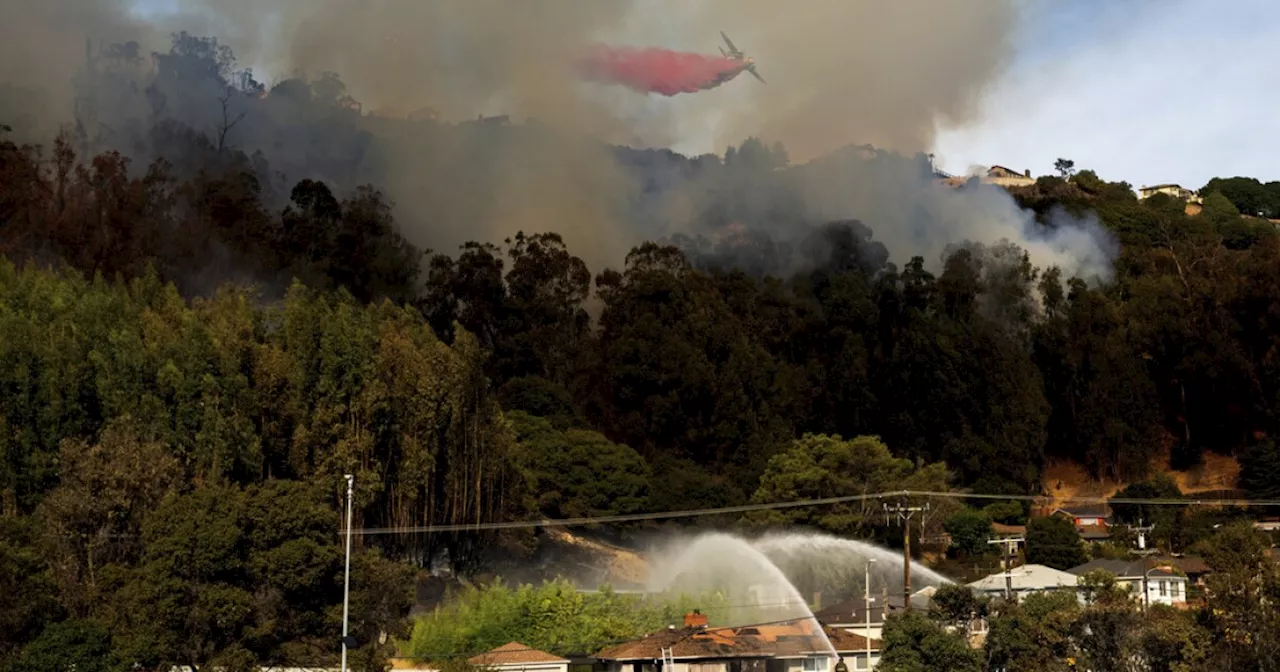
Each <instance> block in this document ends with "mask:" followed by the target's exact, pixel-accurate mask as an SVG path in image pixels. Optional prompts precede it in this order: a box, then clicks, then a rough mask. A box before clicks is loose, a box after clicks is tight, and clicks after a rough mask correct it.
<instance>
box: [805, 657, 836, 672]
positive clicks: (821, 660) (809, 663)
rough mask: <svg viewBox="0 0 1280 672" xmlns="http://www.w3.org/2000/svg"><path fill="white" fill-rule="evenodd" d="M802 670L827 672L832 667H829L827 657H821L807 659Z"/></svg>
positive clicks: (806, 671)
mask: <svg viewBox="0 0 1280 672" xmlns="http://www.w3.org/2000/svg"><path fill="white" fill-rule="evenodd" d="M802 669H803V670H804V672H827V670H829V669H830V667H829V666H828V665H827V658H826V656H819V657H817V658H805V659H804V667H803V668H802Z"/></svg>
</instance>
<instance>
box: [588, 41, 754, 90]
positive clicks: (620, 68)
mask: <svg viewBox="0 0 1280 672" xmlns="http://www.w3.org/2000/svg"><path fill="white" fill-rule="evenodd" d="M742 68H743V64H742V63H741V62H739V61H735V60H733V59H731V58H723V57H721V56H704V55H702V54H694V53H689V52H681V51H669V50H667V49H635V48H630V47H609V46H605V45H594V46H592V47H591V48H590V49H589V50H588V51H587V54H586V55H585V56H584V57H583V58H582V60H581V61H580V62H579V63H578V72H579V74H580V75H581V76H582V78H583V79H586V80H588V81H594V82H604V83H609V84H621V85H622V86H625V87H627V88H630V89H634V90H636V91H640V92H642V93H660V94H662V95H664V96H674V95H676V94H677V93H693V92H695V91H703V90H705V89H710V88H714V87H717V86H720V85H721V84H723V83H725V82H727V81H729V79H731V78H732V76H733V75H736V74H737V73H739V72H741V71H742Z"/></svg>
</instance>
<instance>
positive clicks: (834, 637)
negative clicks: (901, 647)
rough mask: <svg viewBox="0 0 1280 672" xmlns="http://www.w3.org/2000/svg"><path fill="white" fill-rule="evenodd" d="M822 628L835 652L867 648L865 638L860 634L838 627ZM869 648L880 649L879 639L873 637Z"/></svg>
mask: <svg viewBox="0 0 1280 672" xmlns="http://www.w3.org/2000/svg"><path fill="white" fill-rule="evenodd" d="M822 630H823V632H825V633H826V634H827V639H828V640H830V641H831V646H832V647H834V648H835V650H836V653H846V652H854V651H866V650H867V638H866V637H863V636H862V635H859V634H857V633H853V632H849V631H848V630H842V629H840V628H823V629H822ZM871 650H872V651H879V650H880V640H878V639H874V638H873V639H872V640H871Z"/></svg>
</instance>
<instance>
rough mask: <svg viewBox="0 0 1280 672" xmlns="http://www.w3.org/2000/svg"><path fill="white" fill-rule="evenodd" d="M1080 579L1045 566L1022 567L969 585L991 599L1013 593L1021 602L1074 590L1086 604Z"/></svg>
mask: <svg viewBox="0 0 1280 672" xmlns="http://www.w3.org/2000/svg"><path fill="white" fill-rule="evenodd" d="M1079 583H1080V577H1078V576H1076V575H1075V574H1072V573H1070V572H1064V571H1061V570H1058V569H1054V568H1052V567H1046V566H1044V565H1022V566H1021V567H1014V568H1013V569H1011V570H1009V571H1008V572H998V573H996V574H992V575H990V576H987V577H983V578H981V579H978V580H977V581H974V582H973V583H970V584H968V585H969V587H970V588H972V589H973V590H974V591H975V592H978V593H982V594H985V595H988V596H990V597H1003V596H1004V595H1005V593H1006V592H1008V591H1011V597H1013V598H1014V599H1015V600H1021V598H1022V596H1024V595H1029V594H1031V593H1043V592H1047V591H1051V590H1074V591H1076V597H1077V599H1078V600H1080V602H1081V603H1082V604H1083V603H1084V596H1083V595H1082V594H1080V592H1079Z"/></svg>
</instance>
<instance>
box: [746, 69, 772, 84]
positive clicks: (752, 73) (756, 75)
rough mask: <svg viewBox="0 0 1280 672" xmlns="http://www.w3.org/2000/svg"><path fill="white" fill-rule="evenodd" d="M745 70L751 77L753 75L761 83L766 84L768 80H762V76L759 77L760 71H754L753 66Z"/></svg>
mask: <svg viewBox="0 0 1280 672" xmlns="http://www.w3.org/2000/svg"><path fill="white" fill-rule="evenodd" d="M747 72H750V73H751V76H752V77H755V78H756V79H758V80H760V83H761V84H768V82H766V81H764V77H761V76H760V73H758V72H756V69H755V68H751V69H750V70H748V71H747Z"/></svg>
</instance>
